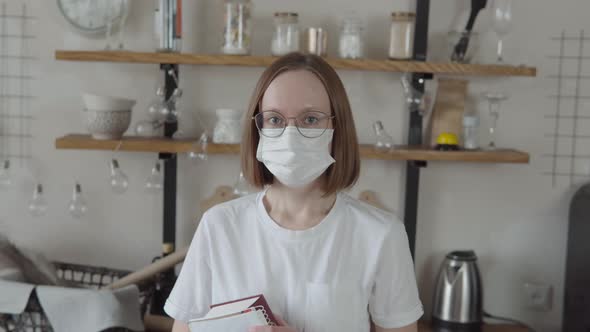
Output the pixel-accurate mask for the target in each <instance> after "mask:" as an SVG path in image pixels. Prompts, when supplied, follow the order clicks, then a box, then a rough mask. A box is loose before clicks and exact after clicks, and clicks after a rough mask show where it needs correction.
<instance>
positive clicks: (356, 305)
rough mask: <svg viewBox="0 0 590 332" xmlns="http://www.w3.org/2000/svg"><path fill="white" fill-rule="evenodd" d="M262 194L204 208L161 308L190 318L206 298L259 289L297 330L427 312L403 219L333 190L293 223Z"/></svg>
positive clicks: (343, 327)
mask: <svg viewBox="0 0 590 332" xmlns="http://www.w3.org/2000/svg"><path fill="white" fill-rule="evenodd" d="M263 197H264V192H260V193H257V194H252V195H248V196H245V197H242V198H239V199H236V200H233V201H230V202H226V203H223V204H220V205H217V206H215V207H213V208H211V209H210V210H208V211H207V212H206V213H205V214H204V215H203V219H202V220H201V223H200V225H199V227H198V229H197V231H196V233H195V236H194V238H193V240H192V243H191V246H190V249H189V251H188V254H187V257H186V259H185V261H184V265H183V266H182V269H181V272H180V275H179V276H178V279H177V281H176V284H175V285H174V289H173V290H172V293H171V294H170V297H169V298H168V300H167V302H166V305H165V307H164V309H165V311H166V312H167V313H168V314H169V315H170V316H171V317H173V318H174V319H176V320H179V321H184V322H187V321H188V320H190V319H194V318H199V317H202V316H204V315H205V314H206V313H207V311H209V305H211V304H215V303H220V302H226V301H232V300H236V299H240V298H243V297H247V296H251V295H256V294H264V296H265V298H266V300H267V301H268V303H269V305H270V307H271V310H272V311H273V312H274V313H277V314H278V315H280V316H281V317H283V319H285V321H287V322H288V323H289V325H290V326H292V327H294V328H295V329H296V330H297V331H305V332H325V331H340V332H346V331H350V332H359V331H361V332H368V331H369V328H370V321H369V319H370V318H369V317H371V319H372V320H373V321H374V322H375V324H377V325H378V326H381V327H384V328H394V327H402V326H405V325H408V324H411V323H413V322H415V321H416V320H418V318H420V316H422V314H423V309H422V304H421V302H420V299H419V298H418V290H417V287H416V279H415V275H414V265H413V263H412V259H411V256H410V252H409V247H408V239H407V235H406V232H405V229H404V225H403V223H402V222H401V221H400V220H399V219H398V218H396V217H395V216H394V215H393V214H391V213H387V212H385V211H382V210H380V209H377V208H374V207H372V206H370V205H368V204H365V203H363V202H360V201H358V200H356V199H354V198H352V197H351V196H349V195H348V194H346V193H339V194H338V195H337V198H336V202H335V203H334V206H333V208H332V209H331V210H330V212H329V213H328V215H327V216H326V217H325V218H324V220H322V221H321V222H320V223H319V224H318V225H316V226H314V227H312V228H309V229H306V230H300V231H295V230H289V229H286V228H283V227H281V226H280V225H278V224H277V223H275V222H274V221H273V220H272V219H271V218H270V216H269V215H268V213H267V211H266V209H265V208H264V205H263V202H262V198H263ZM369 315H370V316H369Z"/></svg>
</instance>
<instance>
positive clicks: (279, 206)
mask: <svg viewBox="0 0 590 332" xmlns="http://www.w3.org/2000/svg"><path fill="white" fill-rule="evenodd" d="M319 180H320V179H318V180H316V181H314V182H313V183H311V184H310V185H308V186H305V187H302V188H290V187H287V186H285V185H283V184H281V183H278V182H276V183H274V184H272V185H271V186H270V187H269V188H268V190H267V191H266V195H265V197H264V206H265V208H266V210H267V212H268V214H269V215H270V216H271V218H272V219H273V220H274V221H275V222H277V223H278V224H279V225H281V226H283V227H285V228H288V229H293V230H303V229H307V228H311V227H313V226H316V225H317V224H319V223H320V222H321V221H322V220H323V218H324V217H325V216H326V215H327V214H328V213H329V212H330V209H331V208H332V206H333V205H334V202H335V201H336V194H330V195H325V192H324V191H323V190H322V189H321V188H322V186H321V183H320V182H319Z"/></svg>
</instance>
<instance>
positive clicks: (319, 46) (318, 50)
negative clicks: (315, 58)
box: [305, 27, 328, 56]
mask: <svg viewBox="0 0 590 332" xmlns="http://www.w3.org/2000/svg"><path fill="white" fill-rule="evenodd" d="M327 51H328V31H326V29H324V28H315V27H310V28H307V30H306V31H305V52H307V53H309V54H315V55H319V56H326V54H327Z"/></svg>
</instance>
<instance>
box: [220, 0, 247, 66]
mask: <svg viewBox="0 0 590 332" xmlns="http://www.w3.org/2000/svg"><path fill="white" fill-rule="evenodd" d="M224 7H225V16H224V29H223V47H222V48H221V52H223V53H225V54H241V55H247V54H250V49H251V41H252V36H251V32H252V17H251V10H252V3H251V2H250V1H249V0H226V1H225V4H224Z"/></svg>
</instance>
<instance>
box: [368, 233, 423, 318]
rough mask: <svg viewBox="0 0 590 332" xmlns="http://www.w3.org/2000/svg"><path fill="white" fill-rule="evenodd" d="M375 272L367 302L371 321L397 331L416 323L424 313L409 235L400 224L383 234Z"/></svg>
mask: <svg viewBox="0 0 590 332" xmlns="http://www.w3.org/2000/svg"><path fill="white" fill-rule="evenodd" d="M376 271H377V272H376V276H375V283H374V285H373V289H372V293H371V297H370V300H369V312H370V314H371V318H372V320H373V322H374V323H375V324H376V325H377V326H380V327H382V328H399V327H403V326H406V325H409V324H412V323H414V322H416V321H417V320H418V318H420V317H421V316H422V314H423V313H424V311H423V309H422V303H421V302H420V298H419V296H418V287H417V285H416V276H415V273H414V264H413V262H412V257H411V254H410V247H409V245H408V236H407V234H406V231H405V228H404V226H403V224H402V223H401V222H394V223H393V224H392V225H391V227H390V228H389V230H388V232H387V233H386V235H385V238H384V241H383V244H382V246H381V252H380V254H379V260H378V267H377V270H376Z"/></svg>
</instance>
